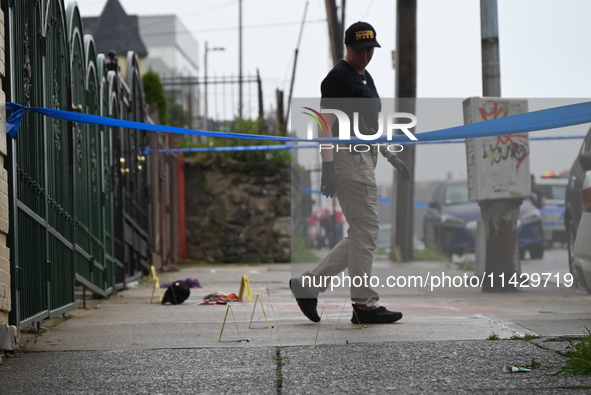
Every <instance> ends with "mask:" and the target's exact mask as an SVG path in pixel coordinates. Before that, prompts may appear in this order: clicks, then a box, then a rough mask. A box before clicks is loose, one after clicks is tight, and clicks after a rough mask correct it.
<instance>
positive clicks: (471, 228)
mask: <svg viewBox="0 0 591 395" xmlns="http://www.w3.org/2000/svg"><path fill="white" fill-rule="evenodd" d="M477 226H478V221H468V222H467V223H466V229H468V230H469V231H470V233H472V234H473V235H475V234H476V227H477Z"/></svg>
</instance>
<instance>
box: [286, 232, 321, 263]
mask: <svg viewBox="0 0 591 395" xmlns="http://www.w3.org/2000/svg"><path fill="white" fill-rule="evenodd" d="M293 237H294V240H293V243H292V251H291V262H292V263H305V262H317V261H318V256H317V255H316V254H315V253H314V252H313V251H311V250H310V249H309V248H308V247H306V241H305V240H304V239H303V238H302V237H301V236H297V235H296V236H293Z"/></svg>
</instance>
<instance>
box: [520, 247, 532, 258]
mask: <svg viewBox="0 0 591 395" xmlns="http://www.w3.org/2000/svg"><path fill="white" fill-rule="evenodd" d="M525 251H526V249H525V248H523V247H519V259H521V260H524V259H525ZM530 254H531V252H530Z"/></svg>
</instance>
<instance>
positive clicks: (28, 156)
mask: <svg viewBox="0 0 591 395" xmlns="http://www.w3.org/2000/svg"><path fill="white" fill-rule="evenodd" d="M1 4H2V10H3V11H4V14H5V20H6V32H5V37H6V48H7V51H6V55H7V56H6V57H7V71H8V72H7V75H8V78H6V79H5V80H4V86H3V88H4V90H5V91H6V93H7V101H12V102H16V103H20V104H23V105H27V106H37V107H47V108H54V109H61V110H68V111H78V112H84V113H88V114H96V115H104V116H112V117H116V118H121V119H132V120H137V121H144V119H145V113H144V101H143V91H142V87H141V79H140V78H139V75H140V74H139V63H138V61H137V57H136V56H135V55H134V54H133V53H131V54H129V55H128V59H127V60H128V63H127V67H128V69H127V73H126V74H127V77H126V78H127V81H126V80H124V79H123V78H122V77H121V75H120V73H119V70H118V67H117V64H116V63H114V61H113V60H114V59H106V58H105V56H104V55H102V54H96V51H95V46H94V42H93V39H92V37H91V36H88V35H84V33H83V29H82V23H81V18H80V13H79V10H78V7H77V5H76V3H70V5H69V6H68V8H67V10H66V9H65V8H64V4H63V1H62V0H19V1H14V0H2V3H1ZM147 145H148V144H147V139H146V136H145V133H144V132H140V131H129V130H123V129H121V128H109V127H103V126H98V125H87V124H79V123H72V122H67V121H62V120H58V119H53V118H48V117H43V116H41V115H38V114H35V113H33V112H26V113H25V116H24V117H23V121H22V124H21V127H20V131H19V133H18V136H17V137H16V138H15V139H12V141H11V143H10V144H9V158H8V160H7V162H9V166H10V168H9V185H10V190H9V193H10V199H11V201H10V203H11V204H10V213H11V218H10V232H9V247H10V250H11V274H12V284H13V286H12V300H13V307H12V311H11V315H10V320H11V321H12V324H14V325H18V326H21V327H25V326H29V325H31V324H35V323H38V322H39V321H40V320H42V319H45V318H49V317H52V316H55V315H59V314H62V313H63V312H65V311H68V310H70V309H73V308H74V307H75V306H74V290H75V285H76V283H78V284H80V285H82V286H84V287H86V288H88V289H90V290H91V291H92V292H93V293H94V294H96V295H101V296H107V295H109V294H110V293H112V292H113V291H114V290H115V289H116V288H117V287H122V286H123V285H124V284H125V282H126V281H129V280H130V279H132V278H136V277H139V276H140V275H141V274H142V273H145V272H146V271H147V268H148V267H149V261H150V257H149V248H148V244H147V240H148V234H147V229H148V228H149V227H148V222H147V221H148V216H147V211H148V210H147V204H148V202H147V196H146V195H147V188H146V179H147V178H146V174H145V173H146V172H145V171H143V170H142V166H141V163H142V162H143V157H142V154H141V152H142V148H143V147H144V146H147Z"/></svg>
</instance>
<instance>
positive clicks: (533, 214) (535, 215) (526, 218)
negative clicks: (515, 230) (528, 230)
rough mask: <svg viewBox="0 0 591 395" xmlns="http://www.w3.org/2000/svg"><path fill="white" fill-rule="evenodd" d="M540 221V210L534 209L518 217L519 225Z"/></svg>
mask: <svg viewBox="0 0 591 395" xmlns="http://www.w3.org/2000/svg"><path fill="white" fill-rule="evenodd" d="M540 219H542V214H540V210H538V209H535V210H532V211H529V212H527V213H526V214H524V215H523V216H521V217H519V221H518V222H521V223H528V222H533V221H539V220H540Z"/></svg>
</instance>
